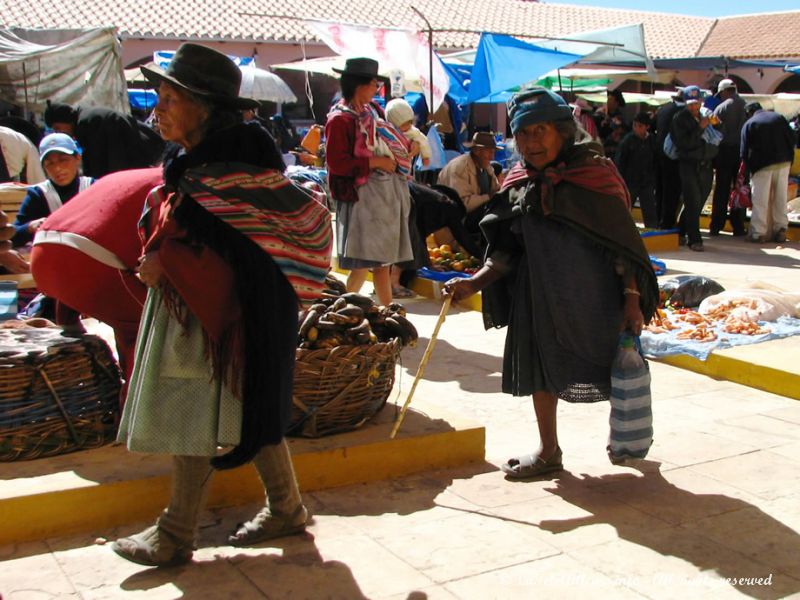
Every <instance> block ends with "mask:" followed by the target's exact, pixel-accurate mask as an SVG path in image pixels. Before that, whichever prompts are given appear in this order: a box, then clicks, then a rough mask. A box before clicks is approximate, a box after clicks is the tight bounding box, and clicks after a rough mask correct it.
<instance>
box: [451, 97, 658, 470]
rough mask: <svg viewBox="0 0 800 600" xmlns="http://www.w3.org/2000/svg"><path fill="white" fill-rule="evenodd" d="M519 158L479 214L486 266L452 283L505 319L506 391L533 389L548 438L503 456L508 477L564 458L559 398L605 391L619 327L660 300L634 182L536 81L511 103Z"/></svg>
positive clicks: (583, 398) (497, 319) (629, 325)
mask: <svg viewBox="0 0 800 600" xmlns="http://www.w3.org/2000/svg"><path fill="white" fill-rule="evenodd" d="M508 111H509V118H510V120H511V131H512V133H513V134H514V139H515V141H516V144H517V149H518V151H519V153H520V155H521V156H522V161H521V162H520V163H519V164H517V165H516V166H515V167H514V168H512V169H511V171H510V172H509V174H508V177H507V178H506V180H505V182H504V183H503V187H502V188H501V191H500V193H499V194H498V195H497V196H495V198H494V200H493V203H492V209H491V210H490V211H489V213H488V214H487V215H486V216H485V217H484V219H483V220H482V221H481V228H482V230H483V232H484V234H485V236H486V238H487V241H488V244H489V245H488V249H487V253H486V261H485V264H484V266H483V267H482V268H481V269H480V271H478V272H477V273H476V274H475V275H473V276H472V277H470V278H469V279H453V280H450V281H449V282H447V283H446V284H445V289H446V290H447V293H449V294H451V295H452V297H453V300H455V301H459V300H461V299H463V298H466V297H468V296H470V295H471V294H474V293H476V292H478V291H480V290H484V294H483V311H484V322H485V324H486V327H487V328H488V327H503V326H506V325H508V335H507V337H506V346H505V352H504V357H503V392H505V393H508V394H513V395H514V396H527V395H532V396H533V406H534V411H535V413H536V422H537V425H538V429H539V438H540V445H539V448H538V449H537V450H535V451H534V452H525V453H523V454H521V455H519V456H517V457H514V458H511V459H509V460H508V461H507V462H506V463H505V464H503V465H502V469H503V471H504V472H505V473H506V474H507V477H508V478H510V479H522V478H528V477H536V476H539V475H544V474H546V473H552V472H555V471H560V470H561V469H563V463H562V452H561V447H560V445H559V441H558V431H557V419H556V405H557V402H558V399H559V398H561V399H562V400H566V401H567V402H597V401H600V400H607V399H608V398H609V393H610V382H611V363H612V360H613V357H614V354H615V350H616V347H617V342H618V338H619V334H620V332H621V331H622V330H625V329H627V330H630V331H632V332H633V333H635V334H639V333H640V331H641V329H642V326H643V323H644V322H645V321H647V320H649V318H650V317H651V315H652V314H653V311H654V310H655V306H656V301H657V299H658V286H657V283H656V278H655V275H654V274H653V270H652V268H651V267H650V261H649V257H648V254H647V251H646V250H645V248H644V244H643V243H642V241H641V238H640V237H639V232H638V230H637V229H636V226H635V224H634V222H633V220H632V219H631V216H630V212H629V209H630V199H629V195H628V191H627V188H626V187H625V183H624V182H623V181H622V179H621V177H620V176H619V173H618V172H617V170H616V168H615V167H614V165H613V163H612V162H611V161H610V160H609V159H606V158H604V157H603V156H602V150H601V149H600V148H599V146H598V145H597V144H596V143H595V142H592V141H591V138H590V137H589V136H588V135H586V134H585V132H583V131H582V130H581V129H580V128H579V127H578V125H577V124H576V123H575V120H574V119H573V117H572V113H571V111H570V108H569V106H568V105H567V103H566V102H565V101H564V100H563V99H562V98H561V97H560V96H558V95H557V94H555V93H553V92H551V91H549V90H547V89H544V88H534V89H532V90H526V91H524V92H520V93H519V94H517V95H516V96H514V97H513V98H512V99H511V100H510V101H509V105H508Z"/></svg>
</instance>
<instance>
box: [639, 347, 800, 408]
mask: <svg viewBox="0 0 800 600" xmlns="http://www.w3.org/2000/svg"><path fill="white" fill-rule="evenodd" d="M654 360H657V361H659V362H663V363H665V364H668V365H672V366H673V367H679V368H681V369H686V370H688V371H694V372H695V373H700V374H702V375H708V376H709V377H714V378H715V379H721V380H724V381H731V382H733V383H740V384H742V385H746V386H748V387H751V388H755V389H757V390H763V391H765V392H770V393H772V394H777V395H779V396H785V397H787V398H794V399H795V400H800V377H798V375H797V374H796V373H790V372H787V371H781V370H780V369H773V368H771V367H767V366H764V365H759V364H754V363H752V362H750V361H745V360H738V359H736V358H733V357H730V356H725V355H723V354H719V353H716V352H712V353H711V354H709V355H708V359H707V360H705V361H703V360H700V359H698V358H695V357H694V356H688V355H686V354H675V355H672V356H663V357H661V358H656V359H654Z"/></svg>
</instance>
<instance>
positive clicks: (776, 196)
mask: <svg viewBox="0 0 800 600" xmlns="http://www.w3.org/2000/svg"><path fill="white" fill-rule="evenodd" d="M747 108H748V109H749V110H748V114H749V115H752V116H750V118H749V119H748V120H747V122H745V124H744V127H742V144H741V157H742V160H743V161H744V164H745V166H746V167H747V170H748V171H749V172H750V173H752V175H751V177H750V185H751V187H752V189H753V209H752V214H751V216H750V235H749V236H748V238H747V239H748V240H749V241H751V242H757V243H763V242H767V241H770V240H773V241H776V242H785V241H786V228H787V227H788V225H789V220H788V217H787V216H786V192H787V187H788V185H789V167H790V166H791V164H792V159H793V158H794V145H795V138H794V132H793V131H792V128H791V127H790V126H789V122H788V121H787V120H786V119H785V118H784V117H783V116H782V115H779V114H778V113H776V112H773V111H767V110H763V109H762V108H761V105H760V104H758V103H757V102H754V103H753V104H752V105H748V107H747Z"/></svg>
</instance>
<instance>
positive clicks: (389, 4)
mask: <svg viewBox="0 0 800 600" xmlns="http://www.w3.org/2000/svg"><path fill="white" fill-rule="evenodd" d="M411 6H414V7H416V8H418V9H419V10H420V11H421V12H422V13H423V14H425V16H426V17H427V19H428V21H429V22H430V23H431V25H432V26H433V28H434V29H441V30H445V29H446V30H448V31H442V32H437V33H436V34H435V37H434V44H435V45H436V46H437V47H439V48H446V49H461V48H469V47H475V46H476V45H477V40H478V34H477V33H473V32H474V31H494V32H499V33H507V34H512V35H518V36H526V37H535V36H536V35H539V36H549V37H557V36H559V35H567V34H569V33H575V32H579V31H590V30H595V29H605V28H610V27H618V26H623V25H631V24H635V23H643V24H644V29H645V40H646V43H647V48H648V52H649V53H650V54H651V56H653V57H657V58H662V57H685V56H695V55H697V53H698V50H699V49H700V48H701V47H702V48H703V50H704V51H703V54H706V55H708V53H712V54H724V55H727V56H741V54H739V53H737V51H736V49H738V48H740V47H741V46H742V44H744V45H745V46H749V45H754V46H756V45H757V46H761V47H763V48H767V47H768V46H769V52H777V54H787V53H788V49H789V46H790V44H789V41H790V39H791V37H790V36H789V35H788V34H787V35H785V36H783V37H784V39H783V40H782V45H781V44H780V43H778V41H775V40H773V39H772V38H775V37H777V36H774V35H772V32H774V31H776V30H777V29H779V28H780V29H781V30H783V31H785V30H786V29H785V28H784V25H785V24H784V23H782V22H780V18H777V22H775V23H773V22H772V17H771V16H770V15H761V16H753V17H741V18H737V19H733V18H732V19H720V20H716V21H715V20H714V19H710V18H704V17H690V16H682V15H674V14H666V13H654V12H644V11H630V10H618V9H599V8H590V7H586V6H571V5H565V4H546V3H542V2H536V1H535V0H492V1H491V2H484V1H481V0H337V1H335V2H333V1H330V0H280V1H278V0H261V1H260V2H252V0H251V1H247V2H246V1H244V0H136V1H135V2H131V0H0V27H5V28H8V27H25V28H83V27H93V26H99V25H115V26H116V27H117V28H118V30H119V32H120V34H121V35H122V37H123V38H151V37H152V38H162V39H193V40H206V41H211V40H223V41H224V40H227V41H257V42H267V41H272V40H275V41H287V42H297V41H302V40H305V41H317V40H316V38H315V37H314V36H313V35H312V34H311V33H310V31H309V30H308V29H307V28H306V27H305V26H304V24H303V20H302V19H303V18H315V19H320V20H330V21H339V22H348V23H360V24H368V25H376V26H394V27H403V26H412V27H416V28H420V29H422V28H424V22H423V21H422V19H421V18H420V17H419V16H418V15H417V14H416V13H415V12H414V11H413V10H412V9H411ZM253 13H258V14H259V15H262V16H255V15H254V14H253ZM792 14H793V15H796V19H795V20H793V21H792V22H793V23H800V13H792ZM265 15H272V16H265ZM767 17H769V19H767ZM742 19H746V21H742ZM761 19H767V20H765V21H764V23H765V25H764V26H763V27H761V25H759V27H758V31H762V30H763V31H764V35H763V36H753V35H750V33H749V30H752V27H751V26H750V24H751V23H754V22H756V21H757V22H759V23H761ZM740 22H746V23H747V27H748V34H747V35H742V27H743V26H742V25H740ZM715 23H716V27H713V26H714V25H715ZM712 27H713V30H712ZM786 27H788V25H786ZM794 27H795V29H794V31H797V30H799V29H800V24H798V25H795V26H794ZM737 28H738V31H739V33H738V34H737V33H736V31H737ZM463 30H466V31H463ZM710 30H711V36H710V37H709V39H706V37H707V36H708V34H709V31H710ZM704 41H705V44H704ZM773 42H774V43H773ZM784 48H785V49H786V50H787V52H784V51H783V49H784ZM712 50H713V51H712ZM756 50H757V48H754V49H753V50H750V51H751V52H755V51H756ZM797 53H798V50H797V49H792V52H791V55H796V54H797ZM777 54H772V53H771V54H768V55H769V56H775V55H777ZM760 55H764V54H763V53H762V54H760Z"/></svg>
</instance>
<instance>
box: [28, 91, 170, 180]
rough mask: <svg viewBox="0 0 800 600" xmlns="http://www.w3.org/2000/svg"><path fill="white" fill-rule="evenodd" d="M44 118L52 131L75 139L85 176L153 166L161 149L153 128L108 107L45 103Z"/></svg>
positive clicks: (162, 143)
mask: <svg viewBox="0 0 800 600" xmlns="http://www.w3.org/2000/svg"><path fill="white" fill-rule="evenodd" d="M44 120H45V123H46V124H47V126H48V127H50V128H52V129H53V130H54V131H56V132H59V133H66V134H67V135H71V136H72V137H74V138H75V139H76V140H77V141H78V144H80V146H81V148H82V149H83V173H84V175H86V176H88V177H94V178H99V177H102V176H103V175H108V174H109V173H113V172H115V171H124V170H126V169H141V168H144V167H150V166H153V165H155V164H157V163H158V162H159V160H160V158H161V154H162V152H163V150H164V141H163V140H162V139H161V137H160V136H159V135H158V134H157V133H156V132H155V131H153V130H152V129H150V128H149V127H147V126H146V125H145V124H144V123H140V122H139V121H137V120H136V119H135V118H134V117H132V116H130V115H125V114H122V113H120V112H117V111H115V110H111V109H109V108H102V107H92V108H81V107H72V106H70V105H69V104H61V103H52V104H51V103H48V105H47V108H46V109H45V111H44Z"/></svg>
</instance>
